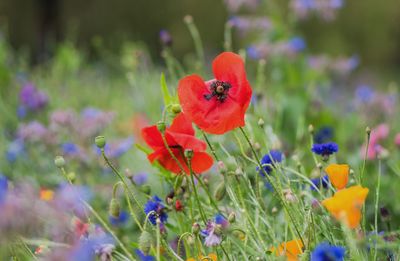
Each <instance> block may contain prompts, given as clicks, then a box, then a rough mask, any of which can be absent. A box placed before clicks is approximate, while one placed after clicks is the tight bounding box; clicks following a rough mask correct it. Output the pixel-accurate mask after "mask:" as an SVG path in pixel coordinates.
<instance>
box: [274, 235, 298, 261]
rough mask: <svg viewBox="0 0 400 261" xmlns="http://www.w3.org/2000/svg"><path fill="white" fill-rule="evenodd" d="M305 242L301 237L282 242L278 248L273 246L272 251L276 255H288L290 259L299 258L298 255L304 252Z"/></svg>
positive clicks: (290, 260)
mask: <svg viewBox="0 0 400 261" xmlns="http://www.w3.org/2000/svg"><path fill="white" fill-rule="evenodd" d="M303 248H304V245H303V242H302V241H301V240H299V239H296V240H291V241H288V242H284V243H282V244H280V245H279V246H278V247H277V248H276V247H272V248H271V252H272V253H273V254H275V255H276V256H286V258H287V260H288V261H297V260H299V258H298V255H300V254H302V253H303Z"/></svg>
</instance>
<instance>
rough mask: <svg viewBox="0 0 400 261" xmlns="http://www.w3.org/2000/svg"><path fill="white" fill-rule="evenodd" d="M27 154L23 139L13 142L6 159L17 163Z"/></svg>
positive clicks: (9, 146)
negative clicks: (19, 158)
mask: <svg viewBox="0 0 400 261" xmlns="http://www.w3.org/2000/svg"><path fill="white" fill-rule="evenodd" d="M24 152H25V143H24V141H23V140H22V139H16V140H14V141H12V142H11V143H10V144H9V145H8V148H7V151H6V159H7V160H8V161H9V162H11V163H12V162H15V161H16V160H17V159H18V157H20V156H22V155H23V154H24Z"/></svg>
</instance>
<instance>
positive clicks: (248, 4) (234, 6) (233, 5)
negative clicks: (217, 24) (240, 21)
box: [224, 0, 261, 13]
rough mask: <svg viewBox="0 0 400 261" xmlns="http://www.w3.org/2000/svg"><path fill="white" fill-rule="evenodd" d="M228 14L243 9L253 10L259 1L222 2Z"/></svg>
mask: <svg viewBox="0 0 400 261" xmlns="http://www.w3.org/2000/svg"><path fill="white" fill-rule="evenodd" d="M224 2H225V5H226V7H227V9H228V11H229V12H232V13H236V12H237V11H239V9H240V8H242V7H245V8H248V9H251V10H255V9H256V8H257V7H258V6H259V5H260V2H261V1H260V0H224Z"/></svg>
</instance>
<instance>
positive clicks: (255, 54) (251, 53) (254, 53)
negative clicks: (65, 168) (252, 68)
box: [246, 45, 261, 60]
mask: <svg viewBox="0 0 400 261" xmlns="http://www.w3.org/2000/svg"><path fill="white" fill-rule="evenodd" d="M246 52H247V56H248V57H249V58H250V59H253V60H258V59H261V54H260V52H259V50H258V49H257V47H256V46H254V45H250V46H249V47H247V48H246Z"/></svg>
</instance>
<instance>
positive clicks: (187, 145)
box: [168, 132, 207, 151]
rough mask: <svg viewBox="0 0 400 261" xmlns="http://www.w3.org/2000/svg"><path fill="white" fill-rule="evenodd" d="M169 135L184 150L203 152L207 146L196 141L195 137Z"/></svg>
mask: <svg viewBox="0 0 400 261" xmlns="http://www.w3.org/2000/svg"><path fill="white" fill-rule="evenodd" d="M168 134H169V135H171V137H172V138H173V139H174V140H175V141H176V143H177V144H178V145H179V146H181V147H182V148H183V149H184V150H186V149H191V150H193V151H205V150H206V149H207V145H206V143H205V142H204V141H202V140H199V139H197V138H196V137H195V136H191V135H187V134H180V133H172V132H168Z"/></svg>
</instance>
